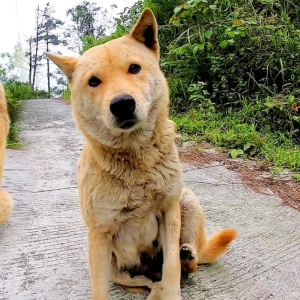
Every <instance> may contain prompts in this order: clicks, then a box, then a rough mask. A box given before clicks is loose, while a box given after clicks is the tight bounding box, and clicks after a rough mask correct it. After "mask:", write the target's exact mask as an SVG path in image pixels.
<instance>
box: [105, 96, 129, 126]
mask: <svg viewBox="0 0 300 300" xmlns="http://www.w3.org/2000/svg"><path fill="white" fill-rule="evenodd" d="M110 111H111V113H112V114H113V115H114V116H115V117H116V118H117V119H118V120H119V121H122V120H128V119H130V118H132V117H133V113H134V111H135V100H134V99H133V98H132V97H131V96H129V95H123V96H120V97H117V98H115V99H113V100H112V101H111V103H110Z"/></svg>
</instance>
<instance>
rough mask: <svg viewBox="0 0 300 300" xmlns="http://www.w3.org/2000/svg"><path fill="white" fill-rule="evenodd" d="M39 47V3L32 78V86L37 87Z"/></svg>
mask: <svg viewBox="0 0 300 300" xmlns="http://www.w3.org/2000/svg"><path fill="white" fill-rule="evenodd" d="M38 48H39V5H38V8H37V12H36V41H35V58H34V67H33V78H32V87H33V88H35V77H36V69H37V60H38Z"/></svg>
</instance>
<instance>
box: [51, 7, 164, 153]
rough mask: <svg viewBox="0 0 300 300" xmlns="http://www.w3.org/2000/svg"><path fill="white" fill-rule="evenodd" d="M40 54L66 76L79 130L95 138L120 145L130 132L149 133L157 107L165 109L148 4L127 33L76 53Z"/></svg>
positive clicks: (151, 14) (131, 135) (157, 46)
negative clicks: (77, 55)
mask: <svg viewBox="0 0 300 300" xmlns="http://www.w3.org/2000/svg"><path fill="white" fill-rule="evenodd" d="M46 55H47V57H48V58H49V59H50V60H52V61H53V62H54V63H55V64H56V65H57V66H58V67H59V68H60V69H61V70H62V71H63V72H64V73H65V74H66V76H67V77H68V79H69V86H70V90H71V94H72V106H73V113H74V116H75V119H76V121H77V125H78V126H79V128H80V130H81V131H82V132H83V133H84V134H85V135H86V136H89V137H91V138H93V139H94V140H97V141H99V142H100V143H103V144H106V145H107V146H113V147H121V144H122V143H124V141H125V140H127V141H128V139H130V138H131V137H132V138H136V136H137V135H138V134H141V133H142V132H144V134H146V133H147V132H148V133H147V134H149V130H150V131H151V130H153V128H154V126H155V122H156V119H157V118H158V116H159V114H160V111H162V110H166V109H167V105H168V88H167V83H166V80H165V78H164V76H163V74H162V72H161V71H160V68H159V44H158V39H157V22H156V20H155V17H154V15H153V13H152V11H151V10H150V9H146V10H144V12H143V13H142V15H141V16H140V18H139V20H138V22H137V24H136V25H135V26H134V28H133V29H132V31H131V33H130V34H129V35H126V36H123V37H121V38H118V39H115V40H112V41H110V42H107V43H105V44H103V45H99V46H96V47H93V48H91V49H89V50H88V51H86V52H85V53H84V54H83V55H82V56H80V57H79V58H74V57H66V56H60V55H54V54H50V53H47V54H46ZM121 140H122V141H121Z"/></svg>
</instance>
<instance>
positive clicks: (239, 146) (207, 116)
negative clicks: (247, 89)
mask: <svg viewBox="0 0 300 300" xmlns="http://www.w3.org/2000/svg"><path fill="white" fill-rule="evenodd" d="M244 114H245V111H244V110H243V109H240V110H231V111H229V112H227V113H224V112H218V111H216V110H215V109H214V108H210V109H209V108H208V109H206V110H204V109H199V110H192V111H190V112H188V113H186V114H182V115H175V116H172V119H173V121H175V123H176V125H177V130H178V131H179V132H181V133H183V134H185V135H188V136H189V138H191V139H193V140H196V141H208V142H210V143H212V144H214V145H216V146H219V147H223V148H225V149H227V150H228V151H229V153H230V155H231V157H232V158H236V157H259V158H264V159H265V160H267V161H269V162H271V163H273V164H274V167H275V168H276V169H277V170H280V169H283V168H286V167H287V168H289V169H291V170H292V171H294V172H299V171H300V145H299V144H297V143H296V142H295V140H293V138H292V137H291V136H289V134H283V133H281V132H272V130H271V129H270V128H269V127H265V128H259V126H257V124H255V121H253V122H244V118H243V115H244ZM295 176H296V177H295V179H296V180H299V181H300V178H299V176H297V175H295Z"/></svg>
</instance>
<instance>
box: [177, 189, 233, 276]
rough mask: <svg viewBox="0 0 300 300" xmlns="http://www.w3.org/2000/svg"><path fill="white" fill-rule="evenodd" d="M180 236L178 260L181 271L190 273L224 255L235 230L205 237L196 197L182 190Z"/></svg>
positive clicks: (200, 210)
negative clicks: (200, 265)
mask: <svg viewBox="0 0 300 300" xmlns="http://www.w3.org/2000/svg"><path fill="white" fill-rule="evenodd" d="M180 207H181V235H180V260H181V270H182V272H184V273H192V272H195V271H196V270H197V265H198V264H200V263H201V264H204V263H213V262H215V261H216V260H217V259H218V258H219V257H220V256H221V255H223V254H225V253H226V252H227V250H228V248H229V245H230V243H231V242H232V241H233V240H234V239H235V238H236V236H237V231H236V230H235V229H231V228H230V229H224V230H222V231H220V232H217V233H216V234H214V235H213V236H212V237H209V238H208V237H207V235H206V230H205V217H204V212H203V209H202V207H201V205H200V203H199V200H198V199H197V196H196V195H195V194H194V193H193V192H192V191H191V190H190V189H186V188H185V189H183V191H182V198H181V201H180Z"/></svg>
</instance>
